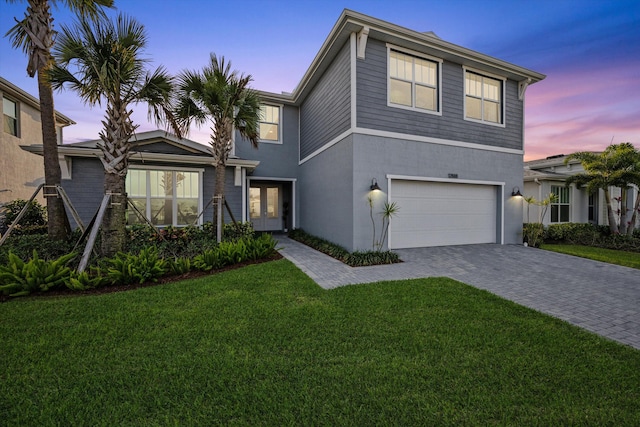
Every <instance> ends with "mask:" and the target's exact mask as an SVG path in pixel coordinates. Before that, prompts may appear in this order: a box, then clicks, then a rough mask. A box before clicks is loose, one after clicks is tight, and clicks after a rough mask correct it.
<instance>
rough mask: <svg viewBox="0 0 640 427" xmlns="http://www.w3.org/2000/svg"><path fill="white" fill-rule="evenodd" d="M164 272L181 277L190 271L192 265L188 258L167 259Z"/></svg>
mask: <svg viewBox="0 0 640 427" xmlns="http://www.w3.org/2000/svg"><path fill="white" fill-rule="evenodd" d="M166 261H167V263H166V267H165V268H166V270H167V273H168V274H174V275H181V274H187V273H188V272H190V271H191V270H192V267H193V266H192V263H191V259H190V258H185V257H180V258H169V259H168V260H166Z"/></svg>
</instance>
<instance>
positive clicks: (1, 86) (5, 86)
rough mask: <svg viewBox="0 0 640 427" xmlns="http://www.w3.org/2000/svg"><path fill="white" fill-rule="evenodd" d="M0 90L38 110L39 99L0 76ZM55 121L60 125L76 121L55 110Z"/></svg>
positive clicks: (71, 123)
mask: <svg viewBox="0 0 640 427" xmlns="http://www.w3.org/2000/svg"><path fill="white" fill-rule="evenodd" d="M0 91H2V92H3V93H6V94H7V95H9V97H12V98H15V99H16V100H18V101H20V102H24V103H25V104H28V105H30V106H31V107H33V108H35V109H36V110H38V111H40V100H39V99H38V98H36V97H35V96H33V95H31V94H29V93H27V92H25V91H24V90H22V89H20V88H19V87H18V86H16V85H14V84H13V83H11V82H10V81H9V80H7V79H4V78H2V77H0ZM55 115H56V122H57V124H59V125H62V126H69V125H75V124H76V122H74V121H73V120H71V119H70V118H69V117H67V116H65V115H64V114H62V113H60V112H58V111H55Z"/></svg>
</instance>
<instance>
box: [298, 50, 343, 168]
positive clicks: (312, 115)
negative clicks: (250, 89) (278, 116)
mask: <svg viewBox="0 0 640 427" xmlns="http://www.w3.org/2000/svg"><path fill="white" fill-rule="evenodd" d="M349 52H350V49H349V42H347V43H345V45H344V46H343V47H342V49H341V50H340V52H339V53H338V55H337V56H336V58H335V59H334V60H333V62H332V63H331V65H330V66H329V67H328V69H327V70H326V71H325V73H324V74H323V75H322V77H321V78H320V80H319V81H318V83H317V84H316V85H315V87H314V88H313V90H312V91H311V93H310V94H309V95H308V96H307V98H306V99H305V100H304V101H303V102H302V105H301V107H300V159H301V160H302V159H304V158H305V157H307V156H308V155H309V154H311V153H313V152H314V151H316V150H317V149H319V148H321V147H322V146H323V145H325V144H326V143H328V142H329V141H331V140H332V139H334V138H335V137H337V136H338V135H340V134H341V133H343V132H345V131H346V130H347V129H349V127H350V126H351V120H350V115H351V113H350V109H351V94H350V93H351V92H350V85H351V77H350V75H351V73H350V54H349Z"/></svg>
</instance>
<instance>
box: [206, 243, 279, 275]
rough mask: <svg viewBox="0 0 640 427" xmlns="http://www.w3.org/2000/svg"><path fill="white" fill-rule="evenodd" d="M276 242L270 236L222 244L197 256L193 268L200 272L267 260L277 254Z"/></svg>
mask: <svg viewBox="0 0 640 427" xmlns="http://www.w3.org/2000/svg"><path fill="white" fill-rule="evenodd" d="M275 246H276V241H275V239H274V238H273V236H271V235H270V234H263V235H261V236H260V237H258V238H246V237H245V238H242V239H240V240H237V241H235V242H222V243H220V245H218V247H216V248H215V249H208V250H206V251H204V252H203V253H201V254H200V255H198V256H196V257H195V258H194V260H193V266H194V267H195V268H197V269H198V270H202V271H210V270H217V269H220V268H223V267H226V266H228V265H233V264H239V263H241V262H245V261H255V260H258V259H263V258H267V257H268V256H270V255H272V254H273V253H274V252H275Z"/></svg>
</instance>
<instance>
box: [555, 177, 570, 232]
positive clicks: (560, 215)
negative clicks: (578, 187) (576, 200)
mask: <svg viewBox="0 0 640 427" xmlns="http://www.w3.org/2000/svg"><path fill="white" fill-rule="evenodd" d="M551 192H552V193H553V194H554V195H555V196H556V197H555V200H552V201H551V222H552V223H558V222H569V211H570V209H571V203H570V200H571V188H569V187H565V186H560V185H552V186H551Z"/></svg>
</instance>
